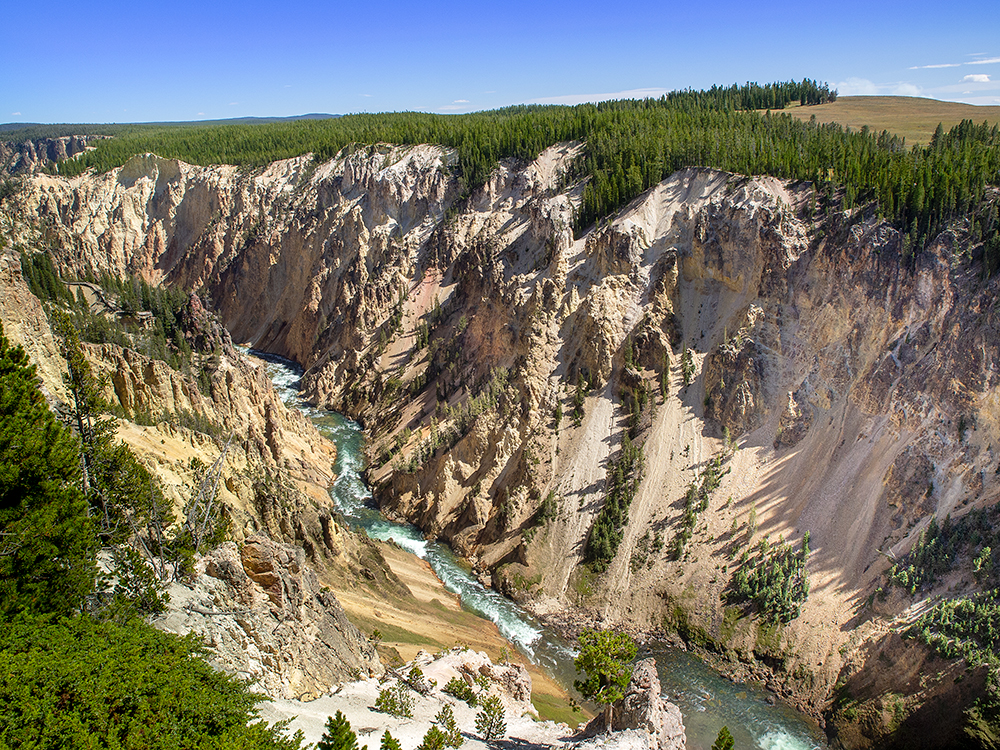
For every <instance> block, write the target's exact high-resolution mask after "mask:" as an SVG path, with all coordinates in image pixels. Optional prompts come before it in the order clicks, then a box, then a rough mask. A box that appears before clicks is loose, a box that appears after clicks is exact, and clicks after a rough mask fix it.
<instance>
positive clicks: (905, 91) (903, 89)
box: [892, 83, 921, 96]
mask: <svg viewBox="0 0 1000 750" xmlns="http://www.w3.org/2000/svg"><path fill="white" fill-rule="evenodd" d="M920 94H921V91H920V87H919V86H914V85H913V84H912V83H900V84H899V85H897V86H896V88H894V89H893V90H892V95H893V96H920Z"/></svg>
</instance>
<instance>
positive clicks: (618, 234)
mask: <svg viewBox="0 0 1000 750" xmlns="http://www.w3.org/2000/svg"><path fill="white" fill-rule="evenodd" d="M580 153H581V148H580V147H579V146H576V145H573V144H566V145H562V146H558V147H554V148H552V149H549V150H548V151H546V152H544V153H543V154H542V155H541V156H540V157H539V158H538V159H537V160H536V161H535V162H533V163H531V164H516V163H507V164H502V165H501V166H500V167H499V168H498V169H497V170H496V171H495V172H494V173H493V175H492V176H491V178H490V180H489V181H488V182H487V184H486V185H485V186H484V187H483V188H481V189H480V190H477V191H476V192H474V193H473V194H472V195H471V196H467V197H461V196H459V194H458V185H457V181H456V180H455V179H454V178H453V177H452V176H451V174H450V172H449V168H448V166H449V164H450V163H451V162H452V159H453V157H452V156H451V155H450V154H449V153H448V152H446V151H442V150H440V149H437V148H433V147H428V146H420V147H410V148H397V147H388V146H376V147H369V148H366V149H360V150H354V151H348V150H345V151H344V152H342V153H341V154H340V155H339V156H338V157H337V158H335V159H334V160H332V161H330V162H327V163H323V164H318V163H315V162H313V161H311V160H310V158H309V157H301V158H299V159H294V160H290V161H286V162H279V163H275V164H273V165H271V166H270V167H268V168H266V169H263V170H257V171H253V172H247V171H241V170H238V169H236V168H232V167H216V168H200V167H191V166H188V165H185V164H181V163H178V162H175V161H167V160H163V159H159V158H157V157H155V156H152V155H147V156H142V157H136V158H134V159H133V160H132V161H130V162H129V163H128V164H126V165H125V167H123V168H122V169H121V170H118V171H114V172H110V173H108V174H105V175H100V176H94V175H87V176H83V177H80V178H75V179H72V180H61V179H56V178H51V177H45V176H39V177H37V178H34V179H33V180H32V181H31V182H30V183H29V184H28V185H27V186H26V188H25V189H24V190H23V191H22V192H21V193H20V194H19V195H17V196H15V197H14V198H13V199H12V203H11V204H10V205H14V206H16V210H17V211H18V212H19V213H20V216H21V222H20V223H19V224H18V225H17V226H15V227H14V228H13V229H12V230H11V231H10V232H9V234H10V236H11V238H12V239H13V240H15V241H16V239H17V237H18V236H19V232H27V231H34V232H44V233H46V236H50V237H53V238H56V239H57V240H58V241H57V243H56V244H57V245H58V247H59V248H60V249H58V250H57V251H56V253H55V254H56V256H57V258H58V261H59V264H60V265H61V267H62V268H64V269H66V270H67V271H68V272H75V273H79V274H82V273H84V272H86V271H88V270H90V271H93V270H97V269H109V270H112V271H113V272H115V273H119V274H126V273H133V274H141V275H143V276H144V277H145V278H147V279H148V280H150V281H153V282H160V281H164V282H166V283H170V284H174V285H179V286H182V287H185V288H190V289H198V290H202V291H203V292H204V293H205V294H207V296H208V297H209V298H210V300H211V305H212V306H213V308H214V309H215V310H216V311H218V313H219V314H220V315H221V317H222V320H223V321H224V323H225V324H226V326H227V328H228V329H229V330H230V331H231V332H232V335H233V336H234V338H235V339H236V340H239V341H249V342H251V343H253V344H254V345H255V346H257V347H259V348H263V349H266V350H268V351H272V352H275V353H277V354H281V355H284V356H288V357H291V358H293V359H295V360H297V361H299V362H300V363H302V364H303V365H304V366H306V367H308V368H309V369H308V372H307V374H306V378H305V382H306V385H307V391H308V394H309V396H310V397H311V398H312V399H313V400H314V401H316V402H317V403H318V404H320V405H324V406H331V407H334V408H337V409H340V410H342V411H345V412H348V413H350V414H351V415H352V416H355V417H358V418H360V419H361V420H362V421H363V422H364V424H366V426H368V427H369V429H370V432H371V436H372V438H373V439H372V442H371V449H370V451H371V458H372V465H371V467H370V478H371V480H372V482H373V484H374V487H375V491H376V494H377V497H378V499H379V502H380V504H381V505H382V507H383V509H384V510H385V511H386V512H387V513H389V514H391V515H396V516H400V517H405V518H407V519H410V520H412V521H413V522H415V523H417V524H418V525H419V526H421V528H423V529H424V530H426V531H427V532H428V533H430V534H432V535H434V536H438V537H440V538H443V539H445V540H448V541H449V542H450V543H451V544H452V545H453V546H454V547H455V548H456V550H458V551H459V552H461V553H462V554H463V555H465V556H467V557H468V558H470V560H471V561H472V562H473V564H474V566H475V568H476V570H477V571H479V572H480V573H481V574H482V575H483V577H484V579H487V578H488V579H491V580H492V581H493V582H494V584H495V585H496V586H498V587H500V588H502V589H503V590H505V591H506V592H508V593H509V594H511V595H513V596H517V597H518V598H520V599H522V600H524V601H525V602H526V603H528V604H529V606H531V607H532V608H533V609H534V610H535V611H536V612H538V613H539V614H541V615H543V616H546V617H549V618H551V619H553V620H556V621H567V622H573V623H576V624H579V622H582V621H593V622H602V623H605V624H620V625H625V624H627V626H628V627H630V628H634V629H641V630H647V631H657V630H659V629H663V628H667V629H671V630H675V631H677V632H679V633H681V635H682V636H684V637H685V638H686V639H687V640H689V641H690V642H693V643H696V644H699V645H705V646H710V647H711V648H714V649H716V650H718V651H719V652H720V654H722V656H723V657H724V659H725V660H726V663H725V668H726V669H728V670H729V671H730V672H733V673H735V674H742V675H751V674H757V675H760V676H763V677H765V678H767V679H769V680H771V681H772V683H771V684H772V685H773V686H774V687H775V688H776V689H778V690H780V691H781V692H783V693H784V694H785V695H786V696H788V697H789V698H791V699H793V700H796V701H798V702H799V703H801V704H803V705H804V706H806V707H809V708H811V709H812V710H814V711H815V710H818V708H819V707H820V706H822V705H823V704H824V701H826V700H827V698H828V697H829V696H830V695H831V694H832V692H833V688H834V686H835V684H836V682H837V679H838V676H839V675H840V674H841V670H842V668H843V667H844V665H845V660H846V659H845V657H846V656H847V655H850V654H852V653H856V652H857V650H858V649H859V648H861V647H862V646H863V645H864V644H865V643H866V641H867V639H869V638H874V637H876V635H877V633H878V632H879V630H880V628H883V627H887V625H885V623H887V622H888V621H889V618H891V617H892V616H894V615H895V614H898V611H901V610H902V609H904V608H905V606H906V605H908V604H909V602H899V603H898V606H897V607H896V610H893V609H892V607H888V609H883V610H881V611H880V612H879V613H876V612H875V611H874V610H873V609H871V608H870V607H869V606H868V604H867V602H868V600H869V595H870V594H871V593H872V592H873V591H874V589H875V587H876V585H877V584H878V583H879V581H880V580H881V575H882V573H883V572H884V571H885V569H886V568H887V567H888V565H889V562H888V561H887V559H886V558H887V557H898V556H899V555H901V554H902V553H903V552H905V551H906V550H907V549H908V548H909V547H910V545H912V543H913V542H914V540H915V539H916V538H917V536H918V535H919V534H920V532H921V531H922V530H923V529H924V528H925V527H926V526H927V524H928V523H929V521H930V520H931V518H938V519H942V520H943V519H944V518H945V516H947V515H948V514H952V515H953V516H958V515H961V514H962V513H964V512H965V511H967V510H968V509H969V508H972V507H979V506H984V505H991V504H992V503H994V502H995V499H996V497H997V474H996V471H994V469H995V468H996V465H997V461H998V458H997V456H996V453H995V450H996V449H995V446H998V445H1000V420H998V416H997V407H996V403H997V392H998V391H997V386H998V380H997V376H996V373H995V367H994V362H995V361H996V359H997V355H998V344H1000V341H998V334H997V333H996V332H997V330H998V326H997V320H996V311H995V307H994V305H993V304H992V301H991V300H993V299H994V298H995V297H996V289H995V286H996V282H995V281H984V280H983V279H982V278H981V276H980V274H979V272H978V267H977V266H976V264H975V263H974V262H973V261H972V259H971V257H970V255H971V252H970V251H971V249H972V245H970V243H969V240H968V238H967V237H966V236H964V235H963V234H962V228H961V227H960V226H959V227H956V228H955V229H954V230H950V231H948V232H945V233H944V234H942V235H940V236H939V237H938V238H937V239H936V240H935V241H934V242H933V243H932V244H931V245H930V246H929V247H928V248H927V249H926V250H925V251H923V252H922V253H921V254H919V255H917V256H916V257H911V256H909V255H907V254H906V253H905V251H904V243H903V241H902V238H901V237H900V235H899V234H898V233H897V232H896V231H895V230H894V229H893V228H892V227H890V226H888V225H887V224H885V223H884V222H881V221H879V220H878V218H877V217H875V216H872V215H868V214H866V213H864V212H863V211H857V210H856V211H854V212H850V213H842V212H839V211H835V210H833V209H831V210H830V211H828V212H827V215H826V216H825V217H824V219H823V221H820V220H819V217H817V218H816V219H813V218H812V210H811V208H810V206H811V204H812V202H813V198H814V196H813V192H812V188H811V186H809V185H807V184H786V183H782V182H780V181H778V180H775V179H771V178H746V177H739V176H734V175H730V174H725V173H720V172H713V171H709V170H696V169H689V170H684V171H682V172H679V173H677V174H675V175H674V176H673V177H671V178H670V179H668V180H666V181H664V182H663V183H661V184H659V185H658V186H656V187H655V188H653V189H652V190H650V191H648V192H647V193H645V194H644V195H642V196H641V197H640V198H638V199H637V200H636V201H634V202H633V204H631V205H630V206H628V207H627V208H626V209H625V210H623V211H622V212H621V213H620V214H618V215H617V216H615V217H611V218H610V219H608V220H607V221H604V222H601V223H600V225H599V226H597V227H595V228H593V229H592V230H590V231H589V232H588V233H586V234H585V235H583V236H582V237H574V234H573V231H572V217H573V210H574V206H575V205H576V204H577V203H578V201H579V197H580V186H579V185H575V186H574V185H571V186H569V187H566V186H565V182H566V180H565V175H566V174H569V173H570V172H571V167H572V164H573V161H574V159H576V158H578V156H579V154H580ZM626 437H627V438H628V440H627V441H626ZM636 446H640V447H641V451H639V453H638V454H637V455H638V456H639V458H638V460H631V462H629V463H623V461H622V459H624V458H625V457H627V456H631V457H632V459H634V458H635V455H636V454H635V451H636V450H637V449H636ZM715 459H718V462H717V463H715ZM713 466H714V467H715V468H712V467H713ZM636 467H638V468H636ZM710 470H711V471H710ZM726 470H728V471H726ZM616 472H617V474H616ZM709 473H711V481H710V482H709V481H708V476H709ZM626 475H627V476H626ZM692 486H694V489H693V490H691V491H689V487H692ZM699 488H701V489H699ZM619 490H621V491H619ZM691 492H694V493H695V494H694V495H692V494H691ZM699 492H700V493H701V494H698V493H699ZM615 493H618V494H615ZM609 494H610V495H613V496H614V497H615V498H616V499H615V500H614V502H615V504H616V505H617V506H622V505H623V507H624V511H622V510H621V507H619V510H618V512H617V515H618V516H619V519H618V521H615V519H614V518H611V517H610V516H611V515H614V514H610V515H609V514H607V513H605V514H604V515H602V509H605V508H608V507H609V506H610V505H611V502H610V501H609V500H607V499H606V498H607V496H608V495H609ZM691 497H697V498H699V500H698V502H694V503H692V502H691V501H690V498H691ZM598 522H599V523H598ZM618 522H623V523H620V524H619V526H617V527H616V523H618ZM595 523H598V526H601V524H605V526H601V528H606V529H611V530H610V531H607V532H606V536H607V537H608V538H612V537H614V538H615V541H614V544H613V545H611V546H610V547H608V546H605V547H604V548H603V550H604V551H603V552H602V553H601V554H603V555H604V556H603V557H602V558H600V563H599V564H597V565H593V564H592V565H591V566H583V565H581V563H582V562H583V561H584V560H585V559H589V557H592V556H593V555H594V554H595V553H594V552H593V550H594V539H595V538H594V532H592V531H591V529H592V528H594V527H595ZM806 532H809V535H810V543H811V550H812V551H811V553H810V554H809V555H808V559H807V561H806V567H807V570H808V573H809V577H810V580H811V591H810V593H809V597H808V599H807V600H806V601H805V602H804V604H803V605H802V608H801V613H800V614H799V615H798V616H797V617H795V618H793V619H791V622H790V623H789V624H787V625H782V624H773V623H771V622H769V621H768V620H767V619H766V618H764V617H762V616H761V613H760V612H756V611H754V610H753V609H752V608H751V607H749V606H746V605H742V604H737V603H734V600H733V599H732V598H731V597H727V596H726V595H725V594H726V591H727V589H729V587H730V583H731V580H732V577H733V575H734V573H735V572H736V571H737V569H739V568H740V566H741V562H740V552H741V551H743V550H749V549H751V548H754V547H755V545H756V544H757V543H758V542H759V541H760V540H762V539H765V538H768V539H770V541H771V542H773V541H774V540H775V539H776V538H780V539H784V540H788V541H791V542H793V543H795V544H796V545H798V544H799V543H800V542H801V541H802V540H803V537H804V535H805V533H806ZM609 550H610V551H609ZM594 571H602V572H600V573H596V572H594ZM887 606H888V605H887ZM567 613H571V615H568V614H567Z"/></svg>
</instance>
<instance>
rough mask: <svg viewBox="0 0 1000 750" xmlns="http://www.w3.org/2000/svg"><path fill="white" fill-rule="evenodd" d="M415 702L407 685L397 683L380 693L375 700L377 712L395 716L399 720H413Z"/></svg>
mask: <svg viewBox="0 0 1000 750" xmlns="http://www.w3.org/2000/svg"><path fill="white" fill-rule="evenodd" d="M413 702H414V701H413V696H412V695H411V694H410V691H409V689H408V688H407V687H406V685H405V684H403V683H401V682H397V683H396V684H394V685H390V686H388V687H384V688H382V689H381V690H380V691H379V694H378V698H377V699H376V700H375V710H376V711H381V712H383V713H387V714H389V715H391V716H395V717H396V718H397V719H412V718H413Z"/></svg>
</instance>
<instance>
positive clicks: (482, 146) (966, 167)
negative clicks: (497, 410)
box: [59, 79, 1000, 273]
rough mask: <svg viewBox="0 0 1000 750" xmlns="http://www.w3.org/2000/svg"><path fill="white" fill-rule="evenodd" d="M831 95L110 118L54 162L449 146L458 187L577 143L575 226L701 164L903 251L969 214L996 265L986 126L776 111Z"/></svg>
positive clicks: (998, 141)
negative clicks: (767, 187) (900, 125)
mask: <svg viewBox="0 0 1000 750" xmlns="http://www.w3.org/2000/svg"><path fill="white" fill-rule="evenodd" d="M834 99H836V92H835V91H831V90H830V89H829V87H828V86H827V85H826V84H820V83H817V82H815V81H811V80H809V79H805V80H803V81H799V82H795V81H791V82H785V83H774V84H767V85H758V84H744V85H732V86H728V87H720V86H714V87H712V88H711V89H707V90H704V91H691V90H685V91H675V92H671V93H669V94H666V95H664V96H662V97H660V98H658V99H645V100H624V101H609V102H602V103H600V104H581V105H578V106H572V107H570V106H557V105H552V106H542V105H538V106H514V107H508V108H505V109H499V110H493V111H487V112H477V113H473V114H467V115H435V114H427V113H420V112H400V113H388V114H357V115H348V116H345V117H341V118H337V119H329V120H297V121H291V122H276V123H267V124H259V125H257V124H250V125H247V124H237V125H192V126H162V127H157V126H152V125H146V126H133V127H124V126H115V129H116V133H115V137H114V138H113V139H109V140H107V141H102V142H100V143H99V144H98V146H97V148H96V149H95V150H92V151H88V152H87V153H85V154H83V155H81V156H80V157H79V158H77V159H73V160H68V161H66V162H63V163H62V164H60V165H59V171H60V172H61V173H62V174H64V175H73V174H79V173H81V172H83V171H85V170H87V169H91V168H93V169H96V170H98V171H106V170H109V169H113V168H115V167H118V166H121V165H122V164H124V163H125V162H126V161H127V160H128V159H129V158H130V157H131V156H133V155H135V154H138V153H145V152H153V153H156V154H158V155H160V156H163V157H166V158H177V159H181V160H183V161H186V162H189V163H193V164H202V165H208V164H219V163H225V164H235V165H241V166H245V167H248V168H252V167H258V166H261V165H264V164H267V163H270V162H272V161H275V160H277V159H283V158H290V157H293V156H298V155H302V154H305V153H313V154H315V155H316V158H317V159H322V160H325V159H329V158H332V157H334V156H335V155H337V154H338V153H340V152H341V151H342V150H343V149H344V148H358V147H362V146H364V145H370V144H374V143H397V144H403V145H407V144H418V143H434V144H440V145H442V146H445V147H447V148H451V149H454V150H455V152H456V155H457V167H456V173H457V176H458V178H459V180H460V181H461V186H462V189H463V192H466V193H467V192H468V191H470V190H472V189H474V188H475V187H477V186H479V185H481V184H483V183H484V182H485V180H486V179H487V178H488V176H489V174H490V172H491V171H492V170H493V169H494V168H495V167H496V165H497V164H498V162H499V161H500V160H501V159H505V158H517V159H522V160H530V159H534V158H535V157H536V156H537V155H538V154H539V153H540V152H541V151H542V150H544V149H545V148H547V147H549V146H551V145H553V144H555V143H559V142H566V141H580V142H584V143H585V144H586V149H585V152H584V155H583V157H582V158H581V159H580V160H579V161H578V162H577V163H576V164H575V165H574V166H573V168H572V170H571V171H570V173H569V174H567V175H566V176H565V179H566V180H567V181H569V180H577V179H586V186H585V189H584V194H583V201H582V205H581V207H580V210H579V212H578V215H577V217H576V224H577V229H578V231H582V230H584V229H586V228H587V227H589V226H591V225H592V224H593V223H594V222H596V221H600V220H601V219H602V218H603V217H606V216H609V215H611V214H613V213H614V212H616V211H617V210H619V209H620V208H621V207H623V206H625V205H627V204H628V203H629V202H630V201H631V200H633V199H634V198H635V197H637V196H638V195H640V194H641V193H642V192H643V191H644V190H647V189H648V188H650V187H652V186H653V185H655V184H657V183H658V182H660V181H661V180H663V179H664V178H666V177H667V176H669V175H670V174H672V173H673V172H675V171H677V170H678V169H682V168H684V167H692V166H695V167H711V168H715V169H721V170H725V171H729V172H734V173H737V174H744V175H764V174H766V175H773V176H775V177H779V178H782V179H787V180H804V181H808V182H811V183H812V184H813V186H814V190H815V192H814V198H813V200H812V202H811V205H810V206H809V211H810V214H811V215H812V216H815V217H819V218H821V217H822V214H823V213H824V212H826V211H833V210H837V209H851V208H854V207H856V206H859V205H862V204H864V205H871V206H874V207H875V210H877V212H878V214H879V215H880V216H882V217H884V218H886V219H888V220H890V221H891V222H893V223H894V224H895V225H896V226H897V227H898V228H899V229H900V230H901V231H902V232H903V234H904V248H903V249H904V254H906V255H908V254H909V253H910V251H914V250H919V249H920V248H922V247H923V246H924V245H925V244H926V243H927V242H928V241H929V240H930V239H932V238H933V237H935V236H936V235H937V234H938V233H939V232H940V231H941V230H942V229H943V228H944V227H945V226H946V225H947V224H948V222H950V221H952V220H954V219H957V218H963V219H967V222H968V223H967V224H966V226H965V227H964V228H965V229H966V230H967V231H968V232H969V235H970V237H971V238H972V241H973V242H974V243H978V242H980V241H981V242H983V243H984V247H983V255H984V258H985V266H986V270H987V271H988V272H990V273H992V272H993V271H995V270H996V268H997V267H1000V218H998V216H997V207H996V200H995V196H994V194H993V193H991V191H990V186H996V185H998V184H1000V134H998V129H997V127H996V126H992V127H991V126H989V125H987V124H986V123H983V124H980V125H977V124H975V123H973V122H972V121H971V120H966V121H964V122H962V123H961V124H960V125H958V126H956V127H954V128H952V129H951V130H950V131H948V132H944V131H943V130H942V129H940V128H939V130H938V132H937V133H935V136H934V138H933V140H932V142H931V143H930V144H929V145H928V146H925V147H914V148H907V147H906V144H905V142H904V141H903V140H902V139H900V138H898V137H897V136H894V135H891V134H890V133H888V132H886V131H882V132H880V133H875V132H869V131H868V130H867V129H862V130H860V131H851V130H849V129H845V128H842V127H840V126H839V125H835V124H817V123H814V122H803V121H799V120H797V119H794V118H792V117H791V116H790V115H788V114H787V113H782V112H781V111H780V110H781V109H782V108H783V107H786V106H788V105H790V104H793V103H801V104H803V105H806V106H808V105H810V104H817V103H822V102H826V101H832V100H834ZM760 110H766V111H764V112H763V113H762V112H761V111H760ZM118 128H121V129H120V130H118Z"/></svg>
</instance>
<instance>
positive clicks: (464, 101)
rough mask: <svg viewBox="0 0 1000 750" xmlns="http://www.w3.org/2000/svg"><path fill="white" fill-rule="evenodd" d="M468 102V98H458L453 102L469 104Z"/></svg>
mask: <svg viewBox="0 0 1000 750" xmlns="http://www.w3.org/2000/svg"><path fill="white" fill-rule="evenodd" d="M468 103H469V100H468V99H456V100H455V101H453V102H452V104H468Z"/></svg>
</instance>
